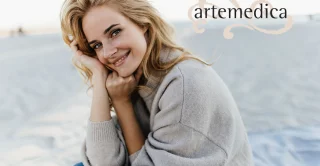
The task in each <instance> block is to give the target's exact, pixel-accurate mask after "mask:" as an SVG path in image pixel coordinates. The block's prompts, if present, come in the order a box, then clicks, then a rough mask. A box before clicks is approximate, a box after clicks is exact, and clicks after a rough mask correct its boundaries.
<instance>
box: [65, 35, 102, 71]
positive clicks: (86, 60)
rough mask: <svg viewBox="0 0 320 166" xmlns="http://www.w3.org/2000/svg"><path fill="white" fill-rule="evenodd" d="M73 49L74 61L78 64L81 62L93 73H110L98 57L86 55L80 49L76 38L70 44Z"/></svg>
mask: <svg viewBox="0 0 320 166" xmlns="http://www.w3.org/2000/svg"><path fill="white" fill-rule="evenodd" d="M70 48H71V50H72V51H73V52H74V55H73V57H72V61H73V62H74V63H76V64H78V63H80V64H82V65H84V66H85V67H86V68H88V69H89V70H90V71H91V72H92V73H93V75H94V76H95V75H106V74H108V73H107V71H106V69H105V68H104V65H103V64H102V63H101V62H100V61H99V60H98V59H96V58H92V57H90V56H87V55H84V54H83V53H82V51H80V50H79V49H78V46H77V42H76V41H75V40H73V41H72V43H71V44H70Z"/></svg>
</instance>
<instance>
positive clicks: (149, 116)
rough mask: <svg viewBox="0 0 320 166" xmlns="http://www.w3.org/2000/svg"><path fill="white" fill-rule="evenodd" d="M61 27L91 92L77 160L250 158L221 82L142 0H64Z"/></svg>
mask: <svg viewBox="0 0 320 166" xmlns="http://www.w3.org/2000/svg"><path fill="white" fill-rule="evenodd" d="M61 28H62V32H63V39H64V41H65V43H66V44H68V45H70V47H71V49H72V50H73V51H74V57H73V60H74V61H73V62H74V64H75V66H76V67H77V69H79V71H80V72H81V74H82V75H83V76H84V78H85V80H86V81H87V83H88V84H89V85H90V88H92V92H93V99H92V107H91V114H90V117H89V118H88V125H87V135H86V138H85V141H84V144H83V147H82V151H81V152H82V157H83V158H82V163H81V165H82V164H83V165H85V166H123V165H126V166H128V165H132V166H133V165H135V166H138V165H139V166H141V165H144V166H152V165H156V166H176V165H183V166H191V165H199V166H222V165H224V166H252V165H253V162H252V153H251V147H250V145H249V142H248V138H247V132H246V129H245V127H244V124H243V122H242V119H241V116H240V114H239V111H238V108H237V105H236V103H235V101H234V99H233V97H232V95H231V93H230V92H229V90H228V88H227V87H226V85H225V84H224V82H223V81H222V80H221V78H220V77H219V76H218V74H217V73H216V72H215V71H214V70H213V69H212V67H211V65H209V64H207V63H205V62H204V61H202V60H201V59H199V58H197V57H195V56H192V55H191V53H189V52H187V51H186V50H185V49H184V48H182V47H179V46H178V45H177V44H175V42H174V41H173V39H172V34H173V29H172V28H171V27H170V26H169V25H168V24H167V23H166V22H165V21H164V20H163V19H162V18H161V17H160V16H159V14H158V13H157V11H156V10H155V9H154V8H153V7H152V6H151V5H150V3H149V2H148V1H146V0H66V1H65V3H64V5H63V8H62V11H61ZM70 36H73V39H72V40H70V38H69V37H70ZM111 110H113V111H114V112H115V115H116V116H111Z"/></svg>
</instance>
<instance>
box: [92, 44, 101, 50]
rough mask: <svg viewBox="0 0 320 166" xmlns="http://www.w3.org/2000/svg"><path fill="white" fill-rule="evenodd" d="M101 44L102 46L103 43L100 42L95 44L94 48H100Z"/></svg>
mask: <svg viewBox="0 0 320 166" xmlns="http://www.w3.org/2000/svg"><path fill="white" fill-rule="evenodd" d="M100 46H101V44H100V43H98V44H95V45H94V46H93V49H98V48H99V47H100Z"/></svg>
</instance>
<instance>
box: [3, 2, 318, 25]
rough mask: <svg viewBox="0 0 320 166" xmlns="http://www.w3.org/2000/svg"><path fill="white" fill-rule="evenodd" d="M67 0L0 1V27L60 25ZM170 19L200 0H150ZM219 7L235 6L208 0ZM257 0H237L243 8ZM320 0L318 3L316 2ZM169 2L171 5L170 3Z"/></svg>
mask: <svg viewBox="0 0 320 166" xmlns="http://www.w3.org/2000/svg"><path fill="white" fill-rule="evenodd" d="M63 1H64V0H0V4H1V5H0V30H3V29H11V28H16V27H17V26H20V25H21V26H24V27H30V28H32V27H54V28H59V13H60V8H61V5H62V3H63ZM150 1H151V3H152V4H153V5H154V6H155V7H156V8H157V9H158V10H159V11H160V13H161V14H162V17H164V18H165V19H167V20H168V21H177V20H189V18H188V9H189V8H190V7H191V6H192V5H194V4H196V3H197V2H198V0H150ZM206 1H207V2H209V3H213V4H215V5H218V6H220V7H225V8H227V7H234V6H233V5H232V4H231V2H230V0H206ZM254 1H255V0H237V2H238V3H239V4H240V6H241V7H242V8H247V7H249V6H250V5H251V4H252V3H253V2H254ZM317 1H318V2H317ZM169 2H170V4H172V5H168V4H169ZM269 2H270V3H271V4H272V5H273V7H276V8H282V7H285V8H286V9H287V11H288V14H290V15H296V14H297V15H298V14H315V13H320V8H319V5H317V4H318V3H320V2H319V0H269Z"/></svg>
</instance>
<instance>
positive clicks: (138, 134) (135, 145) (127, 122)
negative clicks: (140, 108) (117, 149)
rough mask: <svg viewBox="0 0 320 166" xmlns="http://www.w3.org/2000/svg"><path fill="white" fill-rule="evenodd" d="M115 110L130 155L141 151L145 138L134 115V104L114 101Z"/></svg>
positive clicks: (128, 101)
mask: <svg viewBox="0 0 320 166" xmlns="http://www.w3.org/2000/svg"><path fill="white" fill-rule="evenodd" d="M113 106H114V108H115V111H116V114H117V117H118V121H119V124H120V127H121V129H122V132H123V136H124V139H125V142H126V145H127V149H128V151H129V155H132V154H134V153H135V152H137V151H139V150H140V149H141V148H142V146H143V144H144V141H145V139H144V136H143V133H142V131H141V128H140V126H139V124H138V122H137V119H136V116H135V114H134V110H133V106H132V102H131V101H130V100H126V101H114V102H113Z"/></svg>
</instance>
